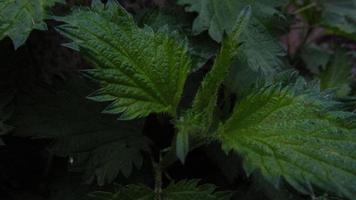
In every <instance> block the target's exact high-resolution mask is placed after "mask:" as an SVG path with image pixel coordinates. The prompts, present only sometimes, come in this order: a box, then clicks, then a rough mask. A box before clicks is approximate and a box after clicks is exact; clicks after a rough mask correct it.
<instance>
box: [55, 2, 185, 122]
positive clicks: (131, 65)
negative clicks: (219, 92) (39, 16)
mask: <svg viewBox="0 0 356 200" xmlns="http://www.w3.org/2000/svg"><path fill="white" fill-rule="evenodd" d="M58 20H60V21H63V22H65V23H66V24H65V25H62V26H60V27H58V30H59V31H60V32H61V33H62V34H64V35H65V36H67V37H68V38H69V39H72V40H73V42H74V44H71V46H72V47H73V46H74V45H77V46H79V48H80V50H81V51H82V52H83V54H84V55H86V56H87V57H88V58H89V59H90V60H91V61H92V63H94V65H95V66H96V69H94V70H89V74H90V75H92V77H93V78H94V79H96V80H99V81H100V82H101V84H102V89H100V90H99V91H97V92H96V93H95V94H93V95H91V97H90V98H91V99H93V100H96V101H113V103H112V104H111V105H109V106H108V107H107V108H106V109H105V111H104V112H106V113H112V114H121V115H120V118H121V119H133V118H138V117H144V116H147V115H148V114H150V113H168V114H170V115H172V116H175V113H176V107H177V105H178V103H179V101H180V98H181V94H182V91H183V87H184V83H185V80H186V78H187V75H188V72H189V70H190V60H189V59H188V56H187V55H186V48H185V47H183V46H182V45H181V44H179V43H177V42H176V41H175V40H173V39H171V38H169V37H168V36H166V35H164V34H162V33H154V32H153V31H152V30H151V29H150V28H146V29H140V28H138V27H137V26H136V24H135V23H134V20H133V19H132V17H131V16H130V15H129V14H128V13H127V12H126V11H125V10H124V9H123V8H122V7H121V6H120V5H119V4H118V3H116V1H113V0H111V1H108V3H107V5H104V4H102V3H100V2H98V1H94V4H93V5H92V7H91V8H90V9H85V8H81V9H76V10H74V11H73V13H72V14H71V15H68V16H66V17H59V18H58Z"/></svg>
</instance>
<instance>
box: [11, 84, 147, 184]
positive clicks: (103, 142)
mask: <svg viewBox="0 0 356 200" xmlns="http://www.w3.org/2000/svg"><path fill="white" fill-rule="evenodd" d="M53 87H54V88H56V91H55V92H53V91H50V90H48V89H45V88H42V87H38V88H36V89H35V90H34V91H31V93H30V94H27V95H21V96H18V99H19V101H18V105H17V106H16V114H15V115H14V117H13V119H12V122H13V124H14V126H15V127H16V129H15V131H14V135H16V136H21V137H33V138H48V139H52V140H53V142H54V144H53V146H51V148H50V149H51V151H52V152H53V153H54V154H56V155H59V156H65V157H69V164H70V165H69V167H70V170H73V171H80V172H84V178H85V179H86V181H87V182H93V181H94V180H96V181H97V183H98V185H104V184H107V183H111V182H112V181H113V180H114V179H115V178H116V177H117V176H118V175H120V174H122V175H123V176H125V177H128V176H129V175H130V174H131V172H132V171H133V170H134V169H135V168H137V169H139V168H140V167H141V166H142V163H143V158H142V154H141V153H142V151H149V147H148V146H149V144H150V142H149V140H148V139H147V138H146V137H144V136H143V135H142V134H141V131H142V126H143V123H142V122H137V121H131V122H120V121H119V122H118V121H117V120H116V118H115V117H114V116H108V115H102V114H99V112H100V110H101V109H102V106H101V105H98V104H97V103H93V102H91V101H89V100H87V99H85V94H87V92H88V91H90V90H92V89H93V87H92V86H91V85H90V84H88V83H87V82H86V81H85V80H83V79H81V78H80V77H73V78H69V79H68V80H67V81H65V82H63V81H60V82H57V83H56V84H55V85H53V86H52V88H53Z"/></svg>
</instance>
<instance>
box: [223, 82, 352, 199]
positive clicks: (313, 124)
mask: <svg viewBox="0 0 356 200" xmlns="http://www.w3.org/2000/svg"><path fill="white" fill-rule="evenodd" d="M304 93H305V94H302V93H301V94H298V93H294V92H292V89H290V88H280V87H268V88H263V89H261V90H259V91H258V92H256V93H254V94H252V95H250V96H248V97H247V98H245V99H244V100H242V101H240V102H239V103H238V104H237V105H236V108H235V110H234V112H233V114H232V116H231V118H230V119H228V120H227V121H226V122H225V123H224V124H222V125H221V126H220V128H219V130H218V137H219V139H220V141H221V142H222V144H223V148H224V149H225V150H226V151H230V150H233V151H236V152H239V153H240V154H242V155H243V156H244V168H245V170H246V171H247V173H248V174H250V173H251V172H252V171H255V170H256V169H259V170H260V171H261V173H262V174H263V175H264V176H265V177H266V178H267V179H268V180H270V181H271V182H273V183H277V184H278V182H279V180H280V177H281V176H282V177H284V179H285V180H286V181H287V182H288V183H290V184H291V185H292V186H294V187H295V188H296V189H298V190H299V191H301V192H305V193H311V192H312V191H311V185H315V186H317V187H320V188H322V189H325V190H328V191H332V192H335V193H337V194H338V195H342V196H347V197H349V198H351V199H352V198H353V197H354V196H355V195H356V187H355V185H356V155H355V152H356V134H355V124H354V122H353V119H354V117H355V116H354V114H353V113H348V112H342V111H339V109H340V108H338V104H337V103H336V102H333V101H331V100H329V99H326V97H323V96H317V95H314V94H313V95H312V94H311V93H306V92H305V91H304Z"/></svg>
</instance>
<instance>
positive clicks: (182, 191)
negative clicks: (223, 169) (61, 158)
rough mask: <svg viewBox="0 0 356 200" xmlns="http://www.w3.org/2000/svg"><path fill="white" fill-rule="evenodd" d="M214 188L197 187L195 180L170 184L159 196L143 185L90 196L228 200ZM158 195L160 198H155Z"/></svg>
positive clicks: (102, 199) (135, 199)
mask: <svg viewBox="0 0 356 200" xmlns="http://www.w3.org/2000/svg"><path fill="white" fill-rule="evenodd" d="M215 190H216V187H215V186H214V185H210V184H204V185H198V181H197V180H188V181H180V182H177V183H171V184H170V185H169V186H168V187H167V188H166V189H163V191H162V193H161V194H157V193H156V192H155V191H153V190H152V189H151V188H148V187H146V186H144V185H128V186H126V187H123V188H121V189H119V191H118V192H116V193H109V192H95V193H92V194H91V196H92V197H93V199H97V200H114V199H120V200H138V199H139V200H152V199H164V200H228V199H230V197H231V193H229V192H215ZM158 195H160V198H157V196H158Z"/></svg>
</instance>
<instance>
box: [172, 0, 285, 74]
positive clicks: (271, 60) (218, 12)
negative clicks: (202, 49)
mask: <svg viewBox="0 0 356 200" xmlns="http://www.w3.org/2000/svg"><path fill="white" fill-rule="evenodd" d="M178 3H179V4H181V5H188V7H187V11H189V12H197V13H198V14H199V15H198V17H197V18H196V19H195V21H194V24H193V32H195V33H196V34H199V33H201V32H203V31H205V30H208V31H209V34H210V36H211V37H212V38H213V39H214V40H215V41H218V42H221V41H222V40H223V35H224V34H225V33H230V32H231V31H232V30H233V28H234V23H235V21H236V19H237V17H238V15H239V13H240V12H241V11H242V9H243V8H244V7H245V6H247V5H252V8H253V11H252V12H253V14H254V15H253V16H254V19H253V20H251V21H252V23H250V25H249V26H248V28H247V29H245V31H244V33H243V36H242V38H240V42H242V43H243V48H241V49H240V54H239V56H240V59H243V60H246V61H247V62H246V63H247V64H248V66H249V67H250V68H252V69H253V70H256V71H262V72H264V73H265V74H268V73H270V72H274V71H275V70H276V69H278V68H279V67H280V65H281V61H280V60H279V58H278V57H279V56H282V55H284V51H283V49H282V48H281V46H280V44H279V43H278V41H277V40H276V39H275V38H273V37H272V35H271V34H270V33H269V32H268V30H267V29H266V27H265V26H264V25H263V21H264V20H268V19H269V18H271V17H272V16H273V15H274V14H278V11H277V10H276V9H275V7H276V6H280V5H283V3H284V1H275V0H270V1H249V0H243V1H236V0H224V1H221V0H179V1H178Z"/></svg>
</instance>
